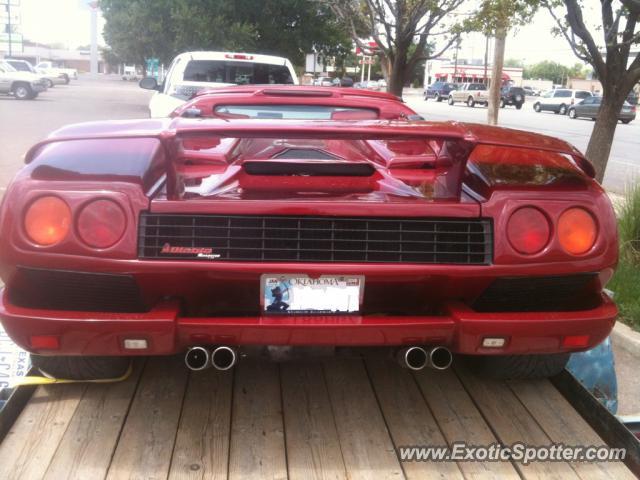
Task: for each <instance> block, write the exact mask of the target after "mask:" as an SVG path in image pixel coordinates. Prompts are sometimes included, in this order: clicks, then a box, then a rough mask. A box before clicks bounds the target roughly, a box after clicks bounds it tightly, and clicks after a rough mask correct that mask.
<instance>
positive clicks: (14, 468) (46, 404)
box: [0, 384, 87, 480]
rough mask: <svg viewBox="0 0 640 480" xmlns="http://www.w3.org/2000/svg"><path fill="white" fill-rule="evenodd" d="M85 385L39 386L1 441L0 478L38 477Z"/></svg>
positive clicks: (74, 409)
mask: <svg viewBox="0 0 640 480" xmlns="http://www.w3.org/2000/svg"><path fill="white" fill-rule="evenodd" d="M86 388H87V386H86V385H85V384H73V385H47V386H40V387H38V389H37V390H36V391H35V393H34V394H33V397H31V400H29V403H28V404H27V406H26V407H25V409H24V410H23V411H22V413H21V414H20V416H19V417H18V419H17V420H16V422H15V423H14V425H13V427H12V428H11V430H9V433H8V434H7V436H6V437H5V439H4V441H3V442H2V444H0V478H1V479H3V480H13V479H16V480H18V479H19V480H31V479H41V478H42V477H43V475H44V474H45V472H46V470H47V468H48V467H49V463H50V462H51V459H52V458H53V456H54V454H55V452H56V449H57V448H58V444H59V443H60V440H61V439H62V437H63V436H64V433H65V431H66V430H67V427H68V426H69V422H71V419H72V417H73V414H74V412H75V411H76V408H77V407H78V404H79V403H80V399H81V398H82V396H83V394H84V392H85V390H86Z"/></svg>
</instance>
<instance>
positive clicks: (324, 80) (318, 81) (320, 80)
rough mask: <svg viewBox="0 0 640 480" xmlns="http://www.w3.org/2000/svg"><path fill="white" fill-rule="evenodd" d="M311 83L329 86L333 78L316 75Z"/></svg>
mask: <svg viewBox="0 0 640 480" xmlns="http://www.w3.org/2000/svg"><path fill="white" fill-rule="evenodd" d="M313 84H314V85H315V86H318V87H331V86H332V85H333V78H331V77H318V78H316V79H315V80H314V81H313Z"/></svg>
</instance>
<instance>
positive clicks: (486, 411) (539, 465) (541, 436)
mask: <svg viewBox="0 0 640 480" xmlns="http://www.w3.org/2000/svg"><path fill="white" fill-rule="evenodd" d="M456 373H457V374H458V376H459V378H460V379H461V381H462V383H463V384H464V385H465V387H466V389H467V390H468V391H469V393H470V395H471V396H472V397H473V400H474V402H475V403H476V405H477V406H478V408H479V409H480V410H481V412H482V414H483V415H484V417H485V418H486V419H487V421H488V422H489V423H490V424H491V427H492V429H493V431H494V432H495V433H496V435H497V436H498V439H499V440H500V442H501V443H502V444H503V445H507V446H508V445H513V444H515V443H524V444H526V445H528V446H543V445H544V446H547V445H551V444H552V443H553V442H552V441H551V439H550V438H549V436H548V435H547V434H546V433H545V432H544V431H543V430H542V428H540V425H538V423H537V422H536V420H535V419H534V418H533V417H532V416H531V414H530V413H529V412H528V411H527V409H526V408H524V406H523V405H522V403H521V402H520V400H519V399H518V397H516V395H515V394H514V393H513V392H512V391H511V389H510V388H509V386H508V385H507V384H506V383H505V382H501V381H497V380H490V379H485V378H479V377H478V376H476V375H474V374H472V373H471V372H469V371H468V370H467V369H465V368H462V367H460V368H456ZM516 466H517V468H518V470H519V471H520V473H521V475H522V476H523V477H524V478H526V479H529V478H531V479H533V478H536V479H538V478H544V479H549V478H558V479H570V478H579V477H578V475H577V474H576V472H575V471H574V470H573V468H572V467H571V465H569V464H568V463H566V462H531V463H529V464H528V465H523V464H522V463H521V462H516Z"/></svg>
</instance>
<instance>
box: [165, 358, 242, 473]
mask: <svg viewBox="0 0 640 480" xmlns="http://www.w3.org/2000/svg"><path fill="white" fill-rule="evenodd" d="M232 389H233V372H232V371H229V372H219V371H217V370H215V369H213V368H210V369H208V370H204V371H200V372H191V373H190V376H189V386H188V387H187V393H186V395H185V399H184V405H183V407H182V417H181V418H180V426H179V427H178V434H177V436H176V445H175V448H174V450H173V459H172V461H171V470H170V472H169V478H170V479H176V480H177V479H192V480H200V479H202V480H204V479H211V480H213V479H226V478H227V470H228V466H229V428H230V426H231V398H232V392H233V390H232Z"/></svg>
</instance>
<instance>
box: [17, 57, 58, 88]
mask: <svg viewBox="0 0 640 480" xmlns="http://www.w3.org/2000/svg"><path fill="white" fill-rule="evenodd" d="M4 61H5V62H7V63H8V64H9V65H11V66H12V67H13V68H15V69H16V70H18V71H19V72H30V73H33V74H35V75H37V76H38V77H41V78H44V81H45V83H46V84H47V88H53V87H54V86H55V85H61V84H63V83H65V79H64V77H63V76H62V74H58V75H55V74H53V73H52V74H39V73H38V72H37V71H36V69H35V68H33V65H31V63H29V62H27V61H26V60H20V59H17V58H5V59H4Z"/></svg>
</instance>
